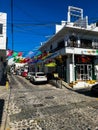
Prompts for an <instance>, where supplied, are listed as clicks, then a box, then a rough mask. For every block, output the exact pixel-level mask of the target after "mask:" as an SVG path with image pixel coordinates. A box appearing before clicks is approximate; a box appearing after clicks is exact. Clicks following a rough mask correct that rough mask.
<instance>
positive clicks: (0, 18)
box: [0, 13, 7, 50]
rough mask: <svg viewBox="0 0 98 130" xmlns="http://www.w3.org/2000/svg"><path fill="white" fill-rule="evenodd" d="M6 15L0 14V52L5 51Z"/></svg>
mask: <svg viewBox="0 0 98 130" xmlns="http://www.w3.org/2000/svg"><path fill="white" fill-rule="evenodd" d="M6 20H7V14H6V13H0V24H3V33H2V34H0V50H6V28H7V24H6Z"/></svg>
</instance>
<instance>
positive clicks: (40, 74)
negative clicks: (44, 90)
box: [37, 73, 45, 76]
mask: <svg viewBox="0 0 98 130" xmlns="http://www.w3.org/2000/svg"><path fill="white" fill-rule="evenodd" d="M37 76H45V74H44V73H38V74H37Z"/></svg>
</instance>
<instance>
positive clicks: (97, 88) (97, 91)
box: [91, 84, 98, 95]
mask: <svg viewBox="0 0 98 130" xmlns="http://www.w3.org/2000/svg"><path fill="white" fill-rule="evenodd" d="M91 93H92V94H97V95H98V84H94V85H93V86H92V87H91Z"/></svg>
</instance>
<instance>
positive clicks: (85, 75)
mask: <svg viewBox="0 0 98 130" xmlns="http://www.w3.org/2000/svg"><path fill="white" fill-rule="evenodd" d="M76 80H92V65H91V64H76Z"/></svg>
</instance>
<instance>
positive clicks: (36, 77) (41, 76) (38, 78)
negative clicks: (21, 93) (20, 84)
mask: <svg viewBox="0 0 98 130" xmlns="http://www.w3.org/2000/svg"><path fill="white" fill-rule="evenodd" d="M30 81H31V82H33V83H37V82H47V76H46V75H45V73H44V72H35V73H34V74H33V75H32V76H31V78H30Z"/></svg>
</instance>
